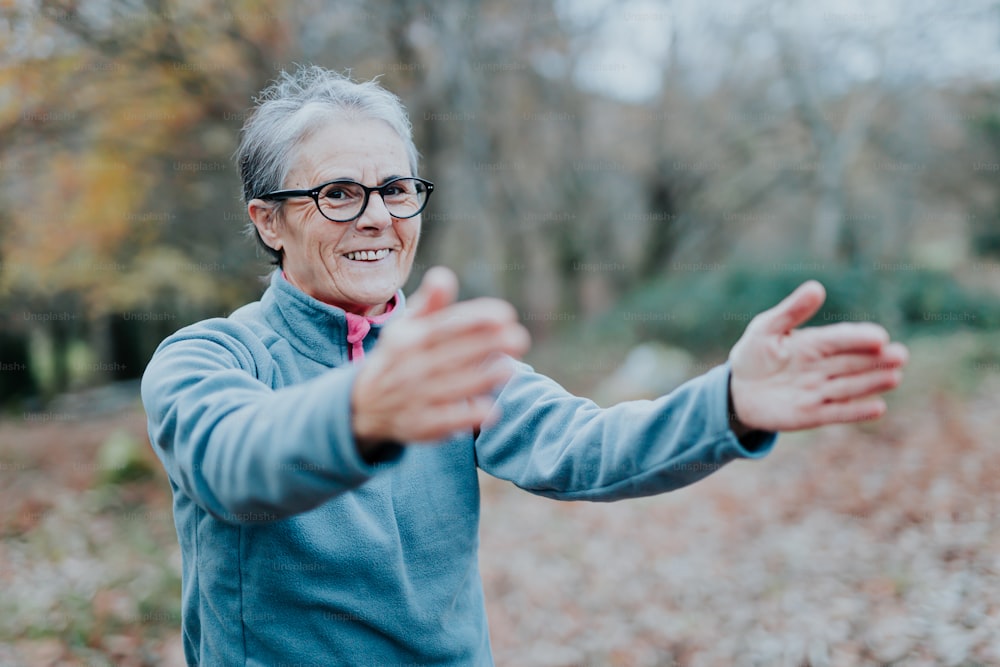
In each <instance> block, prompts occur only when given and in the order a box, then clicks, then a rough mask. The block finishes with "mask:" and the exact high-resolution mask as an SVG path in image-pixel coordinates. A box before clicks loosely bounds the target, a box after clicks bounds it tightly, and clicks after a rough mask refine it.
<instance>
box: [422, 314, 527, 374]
mask: <svg viewBox="0 0 1000 667" xmlns="http://www.w3.org/2000/svg"><path fill="white" fill-rule="evenodd" d="M530 344H531V336H530V334H529V333H528V330H527V329H525V328H524V327H522V326H521V325H520V324H511V325H508V326H507V327H504V328H503V329H502V330H500V331H498V332H496V333H489V334H478V335H467V336H460V337H459V338H458V339H456V340H448V341H442V342H440V343H439V344H438V345H435V346H434V347H433V348H431V349H429V350H428V351H427V352H425V353H423V355H422V359H421V361H422V364H421V365H422V366H423V368H422V369H421V371H420V372H421V374H422V375H424V376H426V377H436V376H438V375H443V374H446V373H453V372H455V371H456V370H458V369H462V368H468V369H470V370H476V369H478V368H479V367H480V366H482V364H483V363H485V362H487V361H489V360H491V359H493V358H495V357H498V356H503V355H508V356H511V357H514V358H518V359H519V358H521V357H522V356H524V354H525V352H527V351H528V348H529V346H530Z"/></svg>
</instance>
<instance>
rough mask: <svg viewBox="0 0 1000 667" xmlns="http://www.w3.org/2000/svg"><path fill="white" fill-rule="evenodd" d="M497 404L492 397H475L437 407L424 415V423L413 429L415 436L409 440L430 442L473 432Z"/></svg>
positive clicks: (421, 417) (422, 416)
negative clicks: (464, 432) (461, 432)
mask: <svg viewBox="0 0 1000 667" xmlns="http://www.w3.org/2000/svg"><path fill="white" fill-rule="evenodd" d="M495 402H496V401H495V400H494V399H493V397H492V396H473V397H471V398H462V399H461V400H457V401H454V402H451V403H445V404H441V405H438V406H435V408H434V409H433V410H432V411H426V412H424V413H422V415H421V416H420V419H421V420H422V421H421V422H420V423H419V424H417V425H416V426H415V427H414V428H413V432H414V435H413V436H412V437H411V438H409V440H411V441H414V442H429V441H434V440H442V439H444V438H447V437H448V436H450V435H452V434H454V433H456V432H459V431H471V430H473V429H475V428H477V427H479V426H480V425H481V424H482V423H483V422H484V421H485V420H486V419H487V417H488V416H489V414H490V411H491V409H492V408H493V404H494V403H495Z"/></svg>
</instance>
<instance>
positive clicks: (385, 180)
mask: <svg viewBox="0 0 1000 667" xmlns="http://www.w3.org/2000/svg"><path fill="white" fill-rule="evenodd" d="M397 178H413V176H403V175H401V174H392V175H390V176H386V177H385V178H384V179H382V181H381V182H380V183H379V185H385V184H386V183H388V182H389V181H391V180H394V179H397ZM336 181H350V182H352V183H359V184H361V185H364V183H361V181H356V180H354V179H353V178H351V177H350V176H340V177H338V178H331V179H330V180H327V181H323V182H324V183H334V182H336Z"/></svg>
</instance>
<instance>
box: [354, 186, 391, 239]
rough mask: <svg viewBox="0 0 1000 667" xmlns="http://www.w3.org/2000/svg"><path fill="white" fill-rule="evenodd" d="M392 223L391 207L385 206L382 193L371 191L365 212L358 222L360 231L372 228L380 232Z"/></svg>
mask: <svg viewBox="0 0 1000 667" xmlns="http://www.w3.org/2000/svg"><path fill="white" fill-rule="evenodd" d="M391 224H392V216H391V215H390V214H389V209H387V208H386V207H385V202H384V201H383V200H382V195H381V194H379V193H378V192H373V193H371V196H370V197H369V198H368V206H367V207H366V208H365V212H364V213H362V214H361V217H360V218H358V220H357V222H356V226H357V229H358V231H365V230H371V231H378V232H380V231H382V230H383V229H385V228H386V227H388V226H389V225H391Z"/></svg>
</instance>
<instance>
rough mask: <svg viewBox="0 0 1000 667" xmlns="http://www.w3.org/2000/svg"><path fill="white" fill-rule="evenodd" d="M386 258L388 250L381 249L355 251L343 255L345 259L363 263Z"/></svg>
mask: <svg viewBox="0 0 1000 667" xmlns="http://www.w3.org/2000/svg"><path fill="white" fill-rule="evenodd" d="M388 256H389V249H388V248H382V249H381V250H355V251H354V252H349V253H347V254H346V255H345V257H347V259H353V260H356V261H364V262H374V261H375V260H377V259H384V258H385V257H388Z"/></svg>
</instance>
